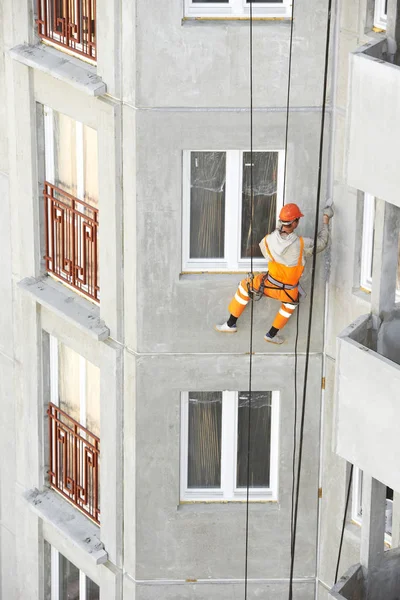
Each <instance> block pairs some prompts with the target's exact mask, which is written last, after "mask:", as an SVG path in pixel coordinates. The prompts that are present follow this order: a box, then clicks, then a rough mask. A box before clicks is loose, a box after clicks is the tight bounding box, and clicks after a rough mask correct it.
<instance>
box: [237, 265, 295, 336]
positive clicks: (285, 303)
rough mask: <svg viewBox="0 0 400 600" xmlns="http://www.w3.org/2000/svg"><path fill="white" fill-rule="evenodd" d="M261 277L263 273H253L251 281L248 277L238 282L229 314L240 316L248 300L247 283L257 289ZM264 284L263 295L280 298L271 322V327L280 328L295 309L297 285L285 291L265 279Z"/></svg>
mask: <svg viewBox="0 0 400 600" xmlns="http://www.w3.org/2000/svg"><path fill="white" fill-rule="evenodd" d="M263 277H264V275H263V273H259V274H258V275H255V276H254V279H253V282H252V283H251V282H250V278H249V277H246V279H242V281H241V282H240V283H239V287H238V289H237V291H236V294H235V295H234V297H233V298H232V300H231V302H230V304H229V307H228V310H229V312H230V314H231V315H233V316H234V317H237V318H239V317H240V315H241V314H242V312H243V311H244V309H245V308H246V306H247V304H248V302H249V300H250V297H249V292H248V288H247V285H248V284H249V285H250V286H251V287H252V288H253V289H254V290H256V291H258V290H259V289H260V285H261V282H262V279H263ZM265 286H266V287H265V288H264V296H268V298H275V300H280V301H281V302H282V304H281V307H280V309H279V310H278V312H277V313H276V316H275V319H274V321H273V323H272V327H275V328H276V329H282V328H283V327H285V325H286V323H287V322H288V321H289V319H290V317H291V316H292V314H293V313H294V311H295V309H296V306H297V304H295V302H297V299H298V297H299V289H298V287H295V288H294V289H292V290H287V292H286V291H285V290H282V289H280V288H278V287H275V286H274V285H273V284H272V283H270V282H269V281H265Z"/></svg>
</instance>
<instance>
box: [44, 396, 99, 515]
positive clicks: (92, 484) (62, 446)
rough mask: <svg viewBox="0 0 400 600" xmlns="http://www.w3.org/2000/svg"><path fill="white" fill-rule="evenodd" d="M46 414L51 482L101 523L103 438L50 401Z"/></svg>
mask: <svg viewBox="0 0 400 600" xmlns="http://www.w3.org/2000/svg"><path fill="white" fill-rule="evenodd" d="M47 414H48V417H49V454H50V456H49V471H48V474H49V481H50V485H51V487H52V488H53V489H55V490H56V491H57V492H59V493H60V494H61V495H62V496H63V497H64V498H66V499H67V500H69V502H71V504H74V505H75V506H76V507H77V508H79V510H81V511H82V512H83V513H84V514H85V515H86V516H87V517H89V518H90V519H92V520H93V521H94V522H95V523H97V524H100V506H99V496H100V494H99V490H100V486H99V475H100V464H99V462H100V440H99V438H98V437H96V436H95V435H93V434H92V433H91V432H90V431H88V430H87V429H85V428H84V427H82V426H81V425H80V424H79V423H78V422H77V421H75V420H74V419H72V418H71V417H69V416H68V415H67V414H66V413H65V412H64V411H62V410H61V409H60V408H58V407H57V406H55V405H54V404H52V403H51V402H50V404H49V408H48V410H47Z"/></svg>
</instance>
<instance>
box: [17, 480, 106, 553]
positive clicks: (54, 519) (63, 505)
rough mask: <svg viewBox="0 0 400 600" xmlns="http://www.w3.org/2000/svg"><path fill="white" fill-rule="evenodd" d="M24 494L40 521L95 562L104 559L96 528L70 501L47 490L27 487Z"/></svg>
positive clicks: (98, 532) (98, 531) (97, 528)
mask: <svg viewBox="0 0 400 600" xmlns="http://www.w3.org/2000/svg"><path fill="white" fill-rule="evenodd" d="M24 497H25V499H26V501H27V502H28V503H29V504H30V506H31V508H32V510H34V512H35V513H36V514H37V515H38V516H39V517H40V518H41V519H43V521H45V522H46V523H49V524H50V525H51V526H52V527H54V528H55V529H56V530H57V531H58V532H59V533H60V534H62V535H63V536H64V537H66V538H68V540H69V541H70V542H72V544H73V545H74V546H76V547H77V548H80V549H81V550H84V551H85V553H86V554H87V555H88V556H89V557H90V559H91V560H93V561H94V563H95V564H96V565H101V564H104V563H105V562H107V560H108V554H107V552H106V551H105V549H104V546H103V543H102V542H101V540H100V528H99V527H97V525H95V524H94V523H92V521H90V519H88V518H87V517H85V516H84V515H83V514H82V513H81V512H79V510H78V509H77V508H75V507H74V506H72V504H69V502H67V501H66V500H63V498H61V496H59V495H58V494H57V493H56V492H55V491H54V490H50V489H45V490H44V491H42V492H39V491H38V490H36V489H33V490H29V491H28V492H26V493H25V494H24Z"/></svg>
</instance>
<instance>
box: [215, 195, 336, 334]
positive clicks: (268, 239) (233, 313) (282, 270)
mask: <svg viewBox="0 0 400 600" xmlns="http://www.w3.org/2000/svg"><path fill="white" fill-rule="evenodd" d="M303 216H304V215H303V213H302V212H301V211H300V208H299V207H298V206H297V204H293V203H290V204H285V206H283V208H282V209H281V211H280V213H279V227H278V228H277V229H275V231H273V232H272V233H270V234H268V235H266V236H265V237H264V238H263V239H262V240H261V242H260V249H261V252H262V254H263V255H264V257H265V258H266V259H267V262H268V272H267V273H259V274H256V275H254V276H249V277H247V278H246V279H243V280H242V281H241V282H240V284H239V287H238V289H237V292H236V294H235V295H234V297H233V298H232V300H231V303H230V304H229V307H228V310H229V312H230V316H229V319H228V320H227V321H226V322H225V323H222V325H215V329H216V330H217V331H219V332H221V333H236V332H237V320H238V318H239V317H240V315H241V314H242V312H243V311H244V309H245V308H246V306H247V304H248V302H249V300H250V296H251V295H253V294H254V295H256V296H257V295H262V294H264V296H268V297H269V298H275V299H276V300H280V301H281V303H282V304H281V307H280V309H279V311H278V312H277V314H276V316H275V319H274V321H273V323H272V327H271V329H270V330H269V331H268V332H267V333H266V334H265V336H264V340H265V341H266V342H270V343H272V344H283V342H284V341H285V338H284V337H283V336H281V335H279V332H280V330H281V329H283V327H284V326H285V325H286V323H287V322H288V320H289V319H290V317H291V316H292V314H293V313H294V311H295V309H296V306H297V304H298V302H299V293H304V292H303V291H302V289H301V286H300V285H299V280H300V277H301V276H302V274H303V271H304V265H305V259H306V258H307V257H308V256H311V255H312V254H313V250H314V240H313V239H312V238H306V237H299V236H298V235H296V233H295V229H296V228H297V226H298V224H299V220H300V219H301V217H303ZM332 217H333V209H332V206H331V205H330V206H326V207H325V208H324V211H323V226H322V229H321V231H320V232H319V233H318V236H317V247H316V251H317V252H322V250H324V249H325V248H326V246H327V244H328V241H329V219H331V218H332Z"/></svg>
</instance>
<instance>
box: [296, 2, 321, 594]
mask: <svg viewBox="0 0 400 600" xmlns="http://www.w3.org/2000/svg"><path fill="white" fill-rule="evenodd" d="M331 13H332V0H328V15H327V25H326V46H325V67H324V86H323V98H322V115H321V132H320V143H319V163H318V184H317V199H316V207H315V222H314V252H313V260H312V270H311V293H310V311H309V318H308V329H307V347H306V359H305V367H304V384H303V399H302V410H301V422H300V434H299V451H298V463H297V481H296V494H295V505H294V511H293V523H292V540H291V553H290V554H291V556H290V580H289V600H292V598H293V571H294V559H295V555H296V534H297V518H298V508H299V495H300V478H301V462H302V457H303V439H304V421H305V409H306V399H307V383H308V367H309V359H310V343H311V326H312V316H313V306H314V291H315V272H316V269H315V267H316V257H317V253H316V252H315V249H316V247H317V236H318V220H319V207H320V199H321V185H322V159H323V152H324V133H325V116H326V98H327V88H328V67H329V43H330V31H331Z"/></svg>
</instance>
